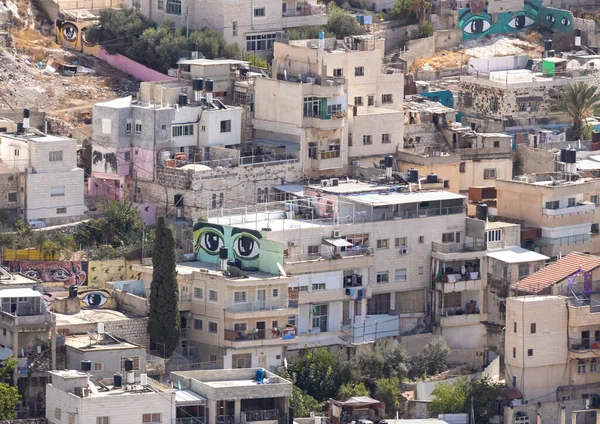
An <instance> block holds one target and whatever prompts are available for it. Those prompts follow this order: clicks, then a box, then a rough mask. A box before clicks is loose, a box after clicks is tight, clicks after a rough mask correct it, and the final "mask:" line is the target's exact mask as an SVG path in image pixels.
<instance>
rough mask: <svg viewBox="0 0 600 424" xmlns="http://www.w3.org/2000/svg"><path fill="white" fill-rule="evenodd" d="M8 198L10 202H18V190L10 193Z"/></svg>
mask: <svg viewBox="0 0 600 424" xmlns="http://www.w3.org/2000/svg"><path fill="white" fill-rule="evenodd" d="M7 199H8V201H9V202H16V201H17V192H13V193H8V194H7Z"/></svg>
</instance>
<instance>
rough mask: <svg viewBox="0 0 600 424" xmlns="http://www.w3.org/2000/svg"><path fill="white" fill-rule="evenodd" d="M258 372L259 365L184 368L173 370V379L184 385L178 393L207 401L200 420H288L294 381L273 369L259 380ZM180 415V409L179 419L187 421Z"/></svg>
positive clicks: (273, 423)
mask: <svg viewBox="0 0 600 424" xmlns="http://www.w3.org/2000/svg"><path fill="white" fill-rule="evenodd" d="M258 371H259V370H258V369H257V368H245V369H226V370H206V371H184V372H174V373H171V376H170V379H171V381H173V382H177V385H178V387H181V389H180V391H179V392H178V396H180V395H179V393H181V392H183V393H185V394H194V395H196V396H199V397H201V399H204V400H205V404H204V407H203V408H201V409H203V411H201V412H205V415H204V417H203V418H201V419H200V422H204V423H207V424H218V423H220V422H225V423H247V422H264V423H265V424H267V423H268V424H285V423H288V422H289V420H290V418H291V417H290V397H291V396H292V383H290V382H289V381H287V380H286V379H284V378H282V377H280V376H278V375H275V374H273V373H271V372H269V371H264V372H261V373H260V374H261V375H262V376H263V378H264V379H265V380H264V383H263V382H262V381H261V382H258V381H256V376H257V375H258V374H257V372H258ZM178 406H179V405H178ZM179 409H180V408H178V410H179ZM180 415H181V414H180V413H179V411H178V419H181V420H182V422H184V421H183V420H184V419H185V416H182V418H179V417H180ZM195 416H200V417H201V416H202V415H195ZM188 419H189V418H188ZM185 422H188V421H185Z"/></svg>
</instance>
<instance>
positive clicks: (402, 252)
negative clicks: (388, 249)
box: [400, 247, 408, 255]
mask: <svg viewBox="0 0 600 424" xmlns="http://www.w3.org/2000/svg"><path fill="white" fill-rule="evenodd" d="M400 254H401V255H408V249H407V248H406V247H403V248H402V249H400Z"/></svg>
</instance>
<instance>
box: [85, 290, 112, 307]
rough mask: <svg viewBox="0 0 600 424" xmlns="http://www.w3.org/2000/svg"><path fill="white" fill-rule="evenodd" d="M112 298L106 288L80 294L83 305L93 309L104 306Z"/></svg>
mask: <svg viewBox="0 0 600 424" xmlns="http://www.w3.org/2000/svg"><path fill="white" fill-rule="evenodd" d="M110 298H111V296H110V293H108V292H107V291H105V290H98V291H89V292H85V293H82V294H81V295H79V301H80V302H81V304H82V306H83V307H87V308H92V309H93V308H102V307H103V306H104V305H106V302H108V300H109V299H110Z"/></svg>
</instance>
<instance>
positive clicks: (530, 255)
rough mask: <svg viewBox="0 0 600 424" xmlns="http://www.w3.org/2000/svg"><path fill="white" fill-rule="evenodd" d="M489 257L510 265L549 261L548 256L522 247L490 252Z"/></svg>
mask: <svg viewBox="0 0 600 424" xmlns="http://www.w3.org/2000/svg"><path fill="white" fill-rule="evenodd" d="M487 255H488V257H490V258H494V259H497V260H499V261H502V262H506V263H509V264H520V263H523V262H535V261H547V260H548V259H550V258H549V257H548V256H545V255H542V254H540V253H537V252H534V251H532V250H527V249H523V248H522V247H520V246H511V247H509V248H506V249H493V250H488V254H487Z"/></svg>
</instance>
